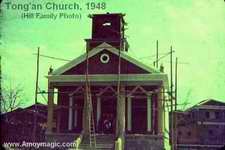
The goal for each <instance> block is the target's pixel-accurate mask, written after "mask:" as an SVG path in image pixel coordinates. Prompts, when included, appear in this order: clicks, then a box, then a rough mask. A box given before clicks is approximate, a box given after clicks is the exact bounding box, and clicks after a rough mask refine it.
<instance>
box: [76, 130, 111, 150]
mask: <svg viewBox="0 0 225 150" xmlns="http://www.w3.org/2000/svg"><path fill="white" fill-rule="evenodd" d="M114 142H115V137H114V135H111V134H96V148H95V149H94V148H90V139H89V137H88V136H87V137H85V136H84V137H83V140H82V142H81V144H80V146H79V150H113V147H114Z"/></svg>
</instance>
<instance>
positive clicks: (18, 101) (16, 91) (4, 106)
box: [1, 84, 23, 113]
mask: <svg viewBox="0 0 225 150" xmlns="http://www.w3.org/2000/svg"><path fill="white" fill-rule="evenodd" d="M22 96H23V88H22V87H21V86H20V85H17V86H15V87H13V86H12V85H11V84H10V85H9V86H8V87H3V88H2V98H1V111H2V112H9V111H13V110H15V109H17V108H18V107H19V106H21V105H22V104H23V100H22ZM2 112H1V113H2Z"/></svg>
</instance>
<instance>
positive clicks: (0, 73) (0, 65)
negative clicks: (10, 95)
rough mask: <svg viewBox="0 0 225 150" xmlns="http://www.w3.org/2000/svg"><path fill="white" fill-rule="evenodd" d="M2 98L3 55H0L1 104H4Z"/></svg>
mask: <svg viewBox="0 0 225 150" xmlns="http://www.w3.org/2000/svg"><path fill="white" fill-rule="evenodd" d="M2 100H3V97H2V56H0V105H2ZM0 113H2V112H0Z"/></svg>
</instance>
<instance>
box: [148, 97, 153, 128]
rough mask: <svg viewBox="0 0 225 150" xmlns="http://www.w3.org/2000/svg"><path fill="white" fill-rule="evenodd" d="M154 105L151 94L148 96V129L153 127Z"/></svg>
mask: <svg viewBox="0 0 225 150" xmlns="http://www.w3.org/2000/svg"><path fill="white" fill-rule="evenodd" d="M151 111H152V106H151V96H150V95H148V96H147V131H149V132H150V131H151V128H152V116H151V114H152V112H151Z"/></svg>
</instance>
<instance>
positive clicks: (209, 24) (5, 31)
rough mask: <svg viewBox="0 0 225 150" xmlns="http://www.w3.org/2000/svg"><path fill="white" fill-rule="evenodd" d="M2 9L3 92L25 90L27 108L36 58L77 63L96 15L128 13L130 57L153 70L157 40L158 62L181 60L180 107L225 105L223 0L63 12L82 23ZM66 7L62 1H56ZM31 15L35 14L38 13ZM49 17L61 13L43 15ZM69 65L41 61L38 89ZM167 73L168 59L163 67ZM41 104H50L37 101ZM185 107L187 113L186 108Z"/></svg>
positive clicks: (81, 0)
mask: <svg viewBox="0 0 225 150" xmlns="http://www.w3.org/2000/svg"><path fill="white" fill-rule="evenodd" d="M5 2H7V0H3V2H2V4H1V9H2V12H1V20H0V29H1V34H2V36H1V45H0V55H1V56H2V72H3V86H9V85H10V84H11V85H12V86H17V85H20V86H22V87H23V89H24V92H23V98H24V100H25V103H24V106H28V105H31V104H33V103H34V93H35V78H36V55H35V53H37V47H40V53H41V54H43V55H48V56H52V57H58V58H64V59H68V60H71V59H74V58H76V57H78V56H80V55H81V54H82V53H84V52H85V42H84V39H86V38H90V36H91V19H90V18H88V17H87V15H88V14H92V13H106V12H111V13H125V14H126V16H125V20H126V22H127V23H128V29H127V30H126V36H127V38H128V42H129V44H130V49H129V52H128V54H129V55H130V56H132V57H134V58H136V59H138V60H139V61H141V62H143V63H145V64H148V65H152V64H153V61H154V59H155V56H154V55H155V49H156V48H155V47H156V40H158V41H159V53H160V56H162V55H164V54H165V53H168V52H169V49H170V46H171V45H172V46H173V49H174V50H175V53H174V58H175V57H178V60H179V64H178V103H179V104H181V105H179V106H180V108H181V109H182V108H184V107H185V106H186V105H183V103H184V102H188V103H189V105H188V106H191V105H194V104H196V103H198V102H199V101H202V100H205V99H209V98H213V99H216V100H221V101H224V102H225V34H224V32H225V2H224V1H223V0H182V1H177V0H151V1H149V0H132V1H131V0H123V1H121V0H96V1H95V2H96V3H97V2H105V3H106V9H104V10H98V9H95V10H87V5H86V3H87V2H90V1H88V0H67V1H64V3H73V2H76V3H78V4H80V6H81V8H82V10H73V11H71V10H70V11H65V10H64V11H61V12H65V13H68V14H70V13H78V14H81V19H56V20H51V19H22V18H21V14H22V13H24V12H25V11H23V10H18V9H11V8H9V9H7V7H6V5H5ZM11 2H12V3H15V4H23V3H29V2H31V3H32V4H33V3H41V4H44V3H46V2H51V1H50V0H39V1H34V0H11ZM55 2H58V3H62V2H63V1H60V0H58V1H55ZM30 12H34V13H36V12H37V11H36V10H32V11H30ZM38 12H41V13H43V14H44V13H45V14H49V13H59V12H60V11H52V10H40V11H38ZM65 63H66V62H65V61H59V60H53V59H48V58H44V57H41V58H40V74H39V87H40V89H42V90H46V89H47V79H46V77H45V76H46V75H47V72H48V68H49V67H50V66H52V67H53V68H58V67H60V66H61V65H63V64H65ZM160 64H163V65H164V66H165V68H166V69H165V70H166V73H169V57H165V58H164V59H162V60H161V61H160ZM38 100H39V102H42V103H45V102H46V101H45V100H44V99H43V97H41V96H40V95H39V97H38ZM188 106H186V107H188Z"/></svg>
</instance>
